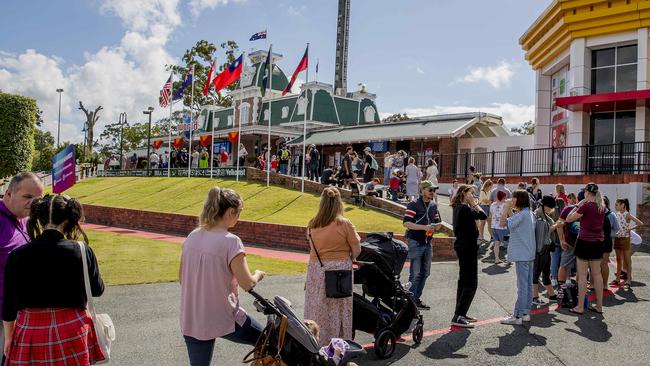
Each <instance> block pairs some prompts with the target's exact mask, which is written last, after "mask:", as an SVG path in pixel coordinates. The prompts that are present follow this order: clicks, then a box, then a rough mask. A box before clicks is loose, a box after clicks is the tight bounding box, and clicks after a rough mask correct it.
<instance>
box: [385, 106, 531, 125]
mask: <svg viewBox="0 0 650 366" xmlns="http://www.w3.org/2000/svg"><path fill="white" fill-rule="evenodd" d="M479 111H480V112H484V113H490V114H495V115H497V116H501V117H502V118H503V123H504V124H505V125H506V128H507V129H510V128H511V127H517V126H520V125H521V124H523V123H524V122H526V121H530V120H534V119H535V106H534V105H526V104H510V103H490V104H488V105H483V106H462V105H451V106H432V107H422V108H404V109H402V110H401V111H399V113H406V114H407V115H408V116H409V117H422V116H432V115H438V114H450V113H468V112H479ZM392 114H393V113H380V117H381V118H385V117H388V116H390V115H392Z"/></svg>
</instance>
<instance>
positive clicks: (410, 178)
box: [405, 157, 422, 201]
mask: <svg viewBox="0 0 650 366" xmlns="http://www.w3.org/2000/svg"><path fill="white" fill-rule="evenodd" d="M405 171H406V195H407V196H408V197H409V199H410V200H411V201H413V200H416V199H418V197H419V196H420V192H419V189H418V187H419V186H420V179H422V172H421V171H420V169H419V168H418V167H417V166H416V165H415V158H413V157H410V158H409V165H408V166H407V167H406V169H405Z"/></svg>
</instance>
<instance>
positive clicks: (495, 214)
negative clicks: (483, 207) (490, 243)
mask: <svg viewBox="0 0 650 366" xmlns="http://www.w3.org/2000/svg"><path fill="white" fill-rule="evenodd" d="M506 196H507V194H506V192H504V191H498V192H497V200H496V201H495V202H494V203H492V205H490V215H491V217H492V234H493V235H494V249H492V251H494V264H500V263H502V261H501V258H500V257H499V249H500V247H501V244H502V243H504V242H505V236H506V235H508V229H507V228H505V227H501V226H500V225H499V221H501V216H503V211H504V209H505V206H506V202H505V198H506Z"/></svg>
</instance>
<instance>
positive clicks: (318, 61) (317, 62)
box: [316, 59, 320, 74]
mask: <svg viewBox="0 0 650 366" xmlns="http://www.w3.org/2000/svg"><path fill="white" fill-rule="evenodd" d="M319 63H320V60H318V59H316V73H317V74H318V64H319Z"/></svg>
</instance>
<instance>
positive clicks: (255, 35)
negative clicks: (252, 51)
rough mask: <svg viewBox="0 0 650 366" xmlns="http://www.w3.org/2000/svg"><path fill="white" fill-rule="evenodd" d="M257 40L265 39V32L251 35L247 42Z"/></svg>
mask: <svg viewBox="0 0 650 366" xmlns="http://www.w3.org/2000/svg"><path fill="white" fill-rule="evenodd" d="M258 39H266V30H263V31H261V32H257V33H255V34H253V35H252V36H251V39H249V41H257V40H258Z"/></svg>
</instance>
